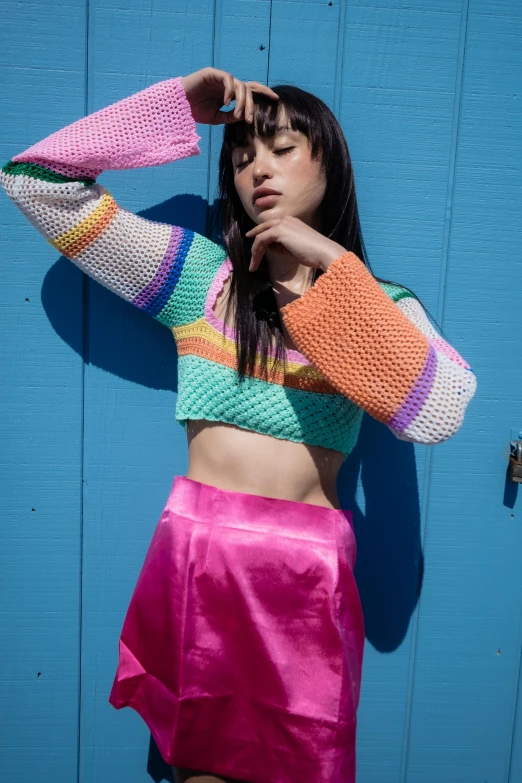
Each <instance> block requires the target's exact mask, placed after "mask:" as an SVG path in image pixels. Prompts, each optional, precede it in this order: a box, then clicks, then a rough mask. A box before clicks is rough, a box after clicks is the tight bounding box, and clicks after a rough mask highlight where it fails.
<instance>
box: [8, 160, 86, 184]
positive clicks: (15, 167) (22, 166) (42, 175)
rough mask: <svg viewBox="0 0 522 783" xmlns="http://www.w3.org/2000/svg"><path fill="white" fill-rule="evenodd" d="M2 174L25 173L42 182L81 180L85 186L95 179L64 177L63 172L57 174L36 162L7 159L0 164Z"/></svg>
mask: <svg viewBox="0 0 522 783" xmlns="http://www.w3.org/2000/svg"><path fill="white" fill-rule="evenodd" d="M2 171H3V172H4V174H11V175H12V176H17V175H20V174H25V175H26V176H27V177H33V179H41V180H43V181H44V182H55V183H60V182H83V184H84V185H85V186H87V187H88V186H90V185H94V184H95V182H96V180H95V179H89V178H88V177H85V178H80V177H66V176H65V175H64V174H58V172H57V171H52V170H51V169H47V168H45V166H39V165H38V164H37V163H24V162H15V161H12V160H10V161H8V162H7V163H6V164H5V166H2Z"/></svg>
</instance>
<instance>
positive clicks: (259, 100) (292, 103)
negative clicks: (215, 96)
mask: <svg viewBox="0 0 522 783" xmlns="http://www.w3.org/2000/svg"><path fill="white" fill-rule="evenodd" d="M272 89H273V90H274V91H275V92H277V93H278V95H279V96H280V97H279V100H278V101H275V100H270V99H268V98H266V97H265V96H263V95H261V94H260V93H254V94H253V99H254V121H253V122H252V123H249V122H246V120H240V121H239V122H233V123H230V124H229V125H226V126H225V132H224V135H223V146H224V147H225V148H226V150H227V151H228V153H229V154H230V155H231V154H232V151H233V150H234V149H236V148H237V147H242V146H246V145H248V144H250V143H251V142H252V140H253V138H254V136H258V137H259V138H262V139H270V138H273V137H274V136H275V135H276V133H277V131H278V129H280V128H281V126H284V127H289V128H291V129H292V130H294V131H299V132H300V133H303V134H304V135H305V136H306V137H307V139H308V141H309V142H310V144H311V147H312V152H311V154H312V157H313V158H315V157H317V155H318V153H319V151H320V150H322V149H323V146H324V141H325V139H324V134H323V128H322V123H321V119H320V117H318V116H314V112H310V106H306V107H305V106H304V105H303V106H300V105H299V100H296V98H298V96H295V95H293V96H292V98H293V99H294V100H290V95H285V89H284V88H279V87H274V88H272Z"/></svg>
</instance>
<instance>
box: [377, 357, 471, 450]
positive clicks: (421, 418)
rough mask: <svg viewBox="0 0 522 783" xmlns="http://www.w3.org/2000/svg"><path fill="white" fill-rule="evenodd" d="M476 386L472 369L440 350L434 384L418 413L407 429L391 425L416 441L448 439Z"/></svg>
mask: <svg viewBox="0 0 522 783" xmlns="http://www.w3.org/2000/svg"><path fill="white" fill-rule="evenodd" d="M476 388H477V379H476V377H475V374H474V373H473V372H472V371H471V370H466V369H465V368H463V367H460V366H459V365H458V364H456V363H455V362H454V361H452V360H451V359H450V358H449V357H448V356H446V355H445V354H443V353H439V352H437V367H436V370H435V377H434V379H433V385H432V387H431V390H430V392H429V393H428V396H427V397H426V399H425V401H424V403H423V405H422V407H421V409H420V410H419V412H418V414H417V416H416V417H415V419H414V420H413V421H412V422H411V424H410V425H409V426H408V427H406V429H405V430H404V432H397V431H396V430H394V429H393V428H392V427H390V429H391V431H392V432H393V433H394V434H395V435H396V436H397V438H399V440H406V441H410V442H413V443H425V444H428V445H434V444H435V443H440V442H441V441H444V440H447V439H448V438H450V437H451V436H452V435H454V434H455V432H457V430H458V429H459V427H460V426H461V424H462V422H463V420H464V413H465V410H466V406H467V404H468V403H469V401H470V400H471V398H472V397H473V395H474V394H475V390H476Z"/></svg>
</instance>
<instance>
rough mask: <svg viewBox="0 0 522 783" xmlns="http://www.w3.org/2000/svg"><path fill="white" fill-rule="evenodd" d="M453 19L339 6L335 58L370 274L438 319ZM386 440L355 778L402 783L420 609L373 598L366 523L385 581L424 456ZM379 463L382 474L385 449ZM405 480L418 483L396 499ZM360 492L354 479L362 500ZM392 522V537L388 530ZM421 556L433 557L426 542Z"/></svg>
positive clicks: (406, 530) (400, 7)
mask: <svg viewBox="0 0 522 783" xmlns="http://www.w3.org/2000/svg"><path fill="white" fill-rule="evenodd" d="M460 26H461V4H460V2H458V1H457V0H454V1H453V0H447V1H446V2H444V3H437V6H436V7H434V6H433V4H432V3H429V2H428V1H427V0H416V2H413V3H410V2H409V3H407V4H405V3H402V2H384V0H382V1H381V0H377V1H376V2H374V1H373V0H359V1H358V0H355V2H350V3H349V4H348V6H347V8H346V21H345V35H344V39H343V47H342V55H340V56H342V71H341V88H340V90H339V107H340V108H339V112H340V120H341V123H342V126H343V129H344V130H345V135H346V138H347V141H348V144H349V147H350V150H351V154H352V159H353V164H354V168H355V174H356V183H357V192H358V197H359V206H360V213H361V222H362V227H363V233H364V236H365V240H366V244H367V248H368V251H369V257H370V262H371V264H372V269H373V271H374V273H375V274H376V275H378V276H380V277H384V278H387V279H391V280H395V281H397V282H399V283H402V284H404V285H406V286H408V287H410V288H412V289H413V291H415V293H416V294H417V295H418V296H419V297H420V299H421V300H422V302H423V303H424V304H425V306H426V307H427V308H428V309H429V311H430V313H431V314H432V315H433V316H434V317H435V318H437V316H438V314H439V313H438V296H439V289H440V285H441V280H442V278H443V276H444V268H443V247H444V228H445V216H446V200H447V191H448V178H449V173H450V168H451V160H452V143H451V142H452V132H453V127H454V105H455V90H456V88H457V83H458V78H457V64H458V57H459V41H460ZM381 429H382V430H383V432H384V431H385V428H381ZM369 432H370V436H371V437H372V438H373V439H375V438H376V437H379V434H378V431H377V429H376V428H375V427H373V428H371V429H370V430H369ZM363 434H364V429H363ZM382 437H383V443H388V441H386V439H385V438H384V434H383V436H382ZM389 447H390V448H393V447H395V450H394V454H395V453H396V455H397V459H399V460H400V464H401V469H402V471H403V472H404V474H405V475H404V477H403V478H401V486H400V487H399V488H397V490H395V489H394V487H393V484H392V485H390V486H389V493H390V495H389V498H388V501H387V503H382V504H381V507H380V509H377V510H374V509H375V499H374V498H373V497H370V498H364V499H363V498H361V500H363V502H364V506H363V508H364V509H365V508H366V507H367V506H368V504H370V508H371V509H372V511H371V514H370V515H369V514H368V513H367V512H365V511H363V514H364V517H363V519H362V520H361V524H360V526H359V530H360V549H359V551H360V558H359V561H358V567H359V570H358V571H357V574H358V578H359V581H360V585H361V595H362V599H363V606H365V609H366V612H367V627H368V628H369V629H370V631H369V635H368V636H367V643H366V647H365V663H364V676H363V687H362V693H361V705H360V708H359V733H358V747H357V753H358V775H359V778H360V780H361V781H362V783H366V782H368V783H369V782H370V781H371V782H372V783H373V781H377V780H386V781H389V782H390V783H392V781H402V780H403V779H404V774H405V764H406V761H407V751H408V733H409V712H410V703H411V698H412V684H413V674H414V671H415V666H416V634H417V622H418V605H417V608H415V607H414V606H413V607H412V608H411V609H410V610H409V611H410V614H411V617H410V619H409V623H408V624H407V626H405V627H404V629H403V630H402V631H401V630H400V628H401V626H400V625H399V619H398V618H400V616H401V613H402V612H403V611H406V609H407V605H408V603H409V602H410V601H411V600H412V599H413V597H414V596H413V593H412V595H411V596H410V597H409V598H407V596H406V595H405V594H403V593H402V592H401V590H400V589H397V588H395V587H394V585H393V584H390V585H389V588H388V589H389V590H390V591H391V592H392V593H395V596H396V600H395V605H393V604H390V605H388V604H386V602H383V601H382V600H381V599H379V598H378V596H379V594H380V592H382V591H385V590H386V587H385V585H381V587H380V588H378V587H375V586H374V582H375V573H374V572H375V563H376V562H378V558H379V557H382V556H381V555H380V549H379V543H378V542H376V541H374V540H373V537H374V536H375V533H373V535H372V533H371V531H367V528H368V525H370V526H372V527H374V528H377V529H378V527H379V524H380V523H379V518H380V517H383V516H384V517H385V519H386V525H383V529H382V533H381V535H382V536H383V537H384V538H385V539H386V540H388V541H389V546H390V547H391V548H392V549H391V551H390V553H389V555H388V556H387V558H386V561H385V562H386V563H387V566H386V569H384V571H383V574H384V575H386V573H389V575H390V576H391V577H393V574H394V570H393V569H394V565H393V563H394V561H397V559H398V553H397V552H394V549H396V548H397V547H403V546H404V547H406V550H407V551H408V550H410V549H411V556H410V561H411V560H412V558H413V551H414V546H413V545H414V543H415V541H417V546H418V547H423V540H424V536H425V533H426V505H427V499H428V493H429V487H430V472H431V456H432V454H431V453H430V449H428V448H427V447H425V446H412V445H410V444H408V445H405V446H404V447H403V448H402V450H400V451H399V449H398V448H397V444H390V446H389ZM368 448H369V447H368ZM374 451H375V449H374ZM388 457H389V455H388ZM377 460H379V470H380V471H383V470H385V471H386V467H385V464H383V454H382V451H380V453H379V456H376V457H375V461H376V462H377ZM386 464H388V462H386ZM366 470H368V468H366ZM360 483H361V482H360ZM405 483H408V484H411V486H412V487H415V485H416V484H417V487H416V489H414V490H412V491H410V492H409V493H408V495H407V496H405V497H404V499H401V496H400V493H402V492H403V491H404V489H405ZM366 484H367V485H368V487H369V489H368V490H367V491H369V492H370V493H372V492H376V491H378V489H377V487H376V485H375V484H368V482H366ZM387 486H388V485H387ZM364 489H365V488H364V485H363V486H362V487H361V486H359V492H358V496H359V497H361V495H362V494H363V493H364ZM415 494H418V497H417V498H416V499H415V497H414V495H415ZM376 515H377V516H376ZM388 527H391V528H392V530H391V531H390V532H386V530H385V528H388ZM424 555H425V557H428V558H429V551H428V552H427V551H426V549H425V547H424ZM405 567H407V568H410V569H414V568H415V564H414V562H412V564H411V565H409V564H408V563H405ZM412 576H413V573H412ZM396 578H397V579H400V574H397V575H396ZM413 586H414V585H413ZM376 596H377V597H376ZM421 600H422V599H421ZM402 604H404V607H403V606H402ZM384 612H388V613H391V616H389V617H386V616H385V615H384ZM388 626H389V628H390V629H394V628H395V627H396V630H395V631H394V632H393V631H392V630H390V631H389V632H388V633H386V632H385V631H384V630H383V629H385V628H386V627H388ZM379 629H381V630H379ZM387 637H388V638H389V640H390V641H389V643H387ZM392 640H393V643H392ZM390 644H391V646H390ZM422 783H424V780H423V781H422Z"/></svg>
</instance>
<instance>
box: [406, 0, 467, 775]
mask: <svg viewBox="0 0 522 783" xmlns="http://www.w3.org/2000/svg"><path fill="white" fill-rule="evenodd" d="M468 17H469V0H462V6H461V17H460V32H459V49H458V54H457V78H456V81H455V97H454V101H453V120H452V131H451V144H450V160H449V167H448V187H447V192H446V209H445V216H444V231H443V239H442V256H441V275H440V283H439V295H438V312H437V315H438V321H439V323H440V324H441V325H443V318H444V308H445V297H446V277H447V270H448V256H449V244H450V234H451V223H452V212H453V194H454V190H455V177H456V164H457V151H458V144H459V135H460V125H461V115H462V89H463V83H464V67H465V58H466V42H467V34H468ZM432 467H433V449H428V450H427V454H426V461H425V464H424V471H423V493H422V508H421V521H422V522H423V527H424V530H423V531H422V537H421V554H423V553H424V552H426V550H427V541H428V506H429V496H430V490H431V477H432ZM425 572H426V570H425V569H424V575H425ZM421 608H422V590H421V593H420V595H419V599H418V601H417V606H416V608H415V613H414V615H413V618H412V633H411V647H410V660H409V670H408V684H407V693H406V704H405V716H406V717H405V723H404V734H403V742H402V754H401V769H400V775H399V780H400V781H401V783H406V780H407V775H408V766H409V759H410V746H411V730H412V712H413V693H414V689H415V674H416V664H417V647H418V641H419V623H420V615H421Z"/></svg>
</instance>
